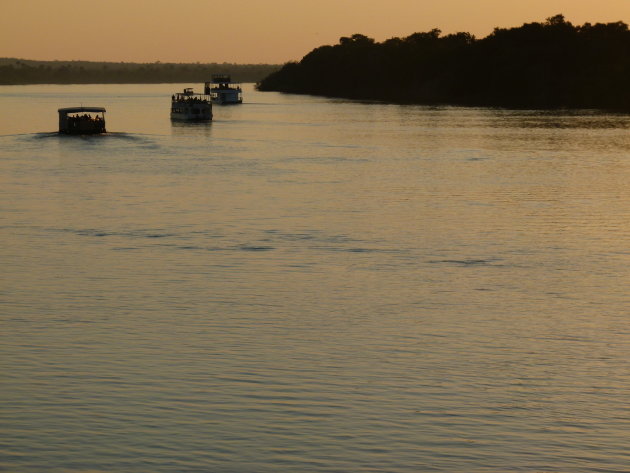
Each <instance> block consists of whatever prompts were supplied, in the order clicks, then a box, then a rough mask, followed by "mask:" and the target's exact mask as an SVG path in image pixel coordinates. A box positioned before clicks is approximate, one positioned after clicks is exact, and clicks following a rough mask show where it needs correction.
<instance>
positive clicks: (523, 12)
mask: <svg viewBox="0 0 630 473" xmlns="http://www.w3.org/2000/svg"><path fill="white" fill-rule="evenodd" d="M3 13H4V14H3V16H2V17H1V18H0V57H6V58H23V59H30V60H37V61H52V60H58V61H97V62H138V63H151V62H156V61H160V62H172V63H194V62H200V63H223V62H228V63H237V64H281V63H285V62H287V61H291V60H299V59H300V58H301V57H303V56H304V55H305V54H306V53H308V52H309V51H311V50H312V49H313V48H316V47H318V46H320V45H323V44H334V43H336V42H337V41H338V39H339V37H341V36H348V35H352V34H354V33H361V34H364V35H367V36H370V37H373V38H374V39H375V40H377V41H383V40H385V39H388V38H391V37H404V36H408V35H410V34H412V33H415V32H418V31H428V30H431V29H433V28H439V29H441V30H442V31H443V33H444V34H449V33H455V32H460V31H466V32H469V33H471V34H474V35H475V36H477V37H484V36H487V35H488V34H490V33H491V32H492V30H493V29H494V28H495V27H505V28H509V27H513V26H520V25H521V24H523V23H528V22H532V21H543V20H544V19H545V18H547V17H550V16H553V15H556V14H563V15H564V16H565V17H566V19H567V21H570V22H572V23H574V24H583V23H586V22H591V23H597V22H601V23H607V22H613V21H625V22H627V21H628V20H630V2H628V1H627V0H603V1H601V2H598V3H595V2H592V1H586V0H578V1H569V0H551V1H543V0H532V1H529V2H528V3H527V4H523V3H517V2H505V1H499V0H480V1H478V2H475V3H474V4H473V3H471V2H464V1H463V0H444V1H441V2H437V1H426V2H417V1H416V0H394V1H390V2H387V3H383V2H376V1H374V0H363V1H361V2H359V1H356V0H341V1H339V0H337V1H332V0H320V1H318V2H312V1H307V2H301V3H300V4H297V3H296V2H290V1H288V0H268V1H267V2H259V1H254V0H242V1H240V2H237V3H227V4H222V5H219V6H217V5H216V4H209V3H207V2H204V1H202V0H183V1H180V2H177V3H174V2H170V1H167V0H154V1H148V0H137V1H135V2H133V3H131V2H123V1H122V0H110V1H109V2H107V3H101V4H93V3H84V2H78V1H75V0H59V1H57V2H55V3H50V2H48V1H43V0H32V1H30V2H28V3H26V2H20V1H18V0H5V2H4V8H3Z"/></svg>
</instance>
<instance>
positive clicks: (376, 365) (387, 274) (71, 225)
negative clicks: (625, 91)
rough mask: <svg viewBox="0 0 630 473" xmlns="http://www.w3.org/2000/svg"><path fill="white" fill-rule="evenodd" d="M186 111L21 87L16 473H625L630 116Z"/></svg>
mask: <svg viewBox="0 0 630 473" xmlns="http://www.w3.org/2000/svg"><path fill="white" fill-rule="evenodd" d="M186 86H190V84H181V85H175V86H173V85H149V86H140V85H80V86H9V87H7V86H3V87H0V238H1V240H0V241H1V243H2V244H1V245H0V262H1V264H2V270H1V271H0V313H1V319H0V323H1V330H0V342H1V343H0V376H1V377H0V383H1V386H0V416H1V417H0V471H6V472H18V473H22V472H29V473H30V472H42V471H46V472H52V473H71V472H72V473H87V472H89V473H113V472H133V473H165V472H168V473H171V472H173V473H175V472H184V473H188V472H219V473H222V472H226V473H231V472H239V473H240V472H243V473H249V472H262V473H267V472H291V473H293V472H296V473H297V472H392V473H403V472H405V473H406V472H432V471H433V472H454V473H459V472H467V473H468V472H475V473H476V472H486V473H487V472H512V471H515V472H516V471H518V472H572V473H573V472H628V471H630V453H629V452H630V449H629V448H628V447H629V439H630V404H629V401H628V399H630V398H629V390H630V365H629V363H630V361H629V360H630V343H629V342H630V321H629V316H630V313H629V312H630V311H629V308H630V297H629V295H628V283H630V234H629V233H630V186H629V185H628V183H629V182H630V116H627V115H610V114H603V113H596V112H589V111H585V112H572V113H568V112H554V113H551V112H534V111H517V112H515V111H504V110H492V109H464V108H430V107H420V106H394V105H382V104H363V103H356V102H347V101H341V100H329V99H325V98H316V97H305V96H292V95H281V94H275V93H258V92H256V91H254V90H253V89H252V87H251V86H248V87H246V89H245V93H244V96H245V101H246V103H245V104H243V105H242V106H234V107H215V111H214V114H215V120H214V121H213V122H212V123H210V124H176V123H171V122H170V120H169V118H168V110H169V106H170V103H169V101H170V95H171V94H172V93H173V92H176V91H179V90H180V89H181V88H183V87H186ZM81 103H82V104H84V105H93V106H104V107H106V108H107V110H108V114H107V125H108V129H109V131H110V132H111V133H109V134H108V135H107V136H97V137H65V136H57V135H56V134H55V133H54V132H55V130H56V126H57V114H56V110H57V108H59V107H66V106H76V105H80V104H81Z"/></svg>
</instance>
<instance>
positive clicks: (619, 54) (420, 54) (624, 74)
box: [257, 15, 630, 110]
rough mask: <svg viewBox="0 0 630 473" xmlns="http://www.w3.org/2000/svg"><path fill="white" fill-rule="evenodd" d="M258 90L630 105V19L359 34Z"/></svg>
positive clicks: (462, 101)
mask: <svg viewBox="0 0 630 473" xmlns="http://www.w3.org/2000/svg"><path fill="white" fill-rule="evenodd" d="M257 87H258V88H259V90H266V91H271V90H273V91H282V92H290V93H304V94H313V95H324V96H332V97H343V98H353V99H367V100H384V101H389V102H397V103H405V102H407V103H420V104H453V105H470V106H502V107H516V108H556V107H568V108H606V109H618V110H630V31H629V30H628V25H627V24H625V23H623V22H621V21H619V22H615V23H606V24H603V23H596V24H591V23H585V24H584V25H581V26H574V25H573V24H571V23H570V22H569V21H566V20H565V18H564V16H563V15H556V16H553V17H550V18H548V19H547V20H546V21H544V22H535V23H526V24H523V25H522V26H520V27H515V28H495V29H494V31H493V32H492V33H491V34H490V35H488V36H487V37H485V38H482V39H477V38H475V37H474V36H473V35H471V34H469V33H456V34H449V35H445V36H442V35H441V31H440V30H439V29H433V30H431V31H428V32H421V33H414V34H412V35H410V36H407V37H405V38H391V39H388V40H386V41H383V42H380V43H379V42H376V41H374V39H372V38H369V37H367V36H364V35H361V34H354V35H352V36H350V37H342V38H341V39H340V40H339V43H338V44H336V45H328V46H321V47H318V48H316V49H314V50H313V51H311V52H310V53H308V54H307V55H306V56H304V58H303V59H302V60H301V61H299V62H289V63H287V64H285V65H284V66H283V67H282V68H281V69H279V70H277V71H274V72H272V73H271V74H270V75H269V76H267V77H265V78H264V79H263V80H262V81H260V83H259V84H258V85H257Z"/></svg>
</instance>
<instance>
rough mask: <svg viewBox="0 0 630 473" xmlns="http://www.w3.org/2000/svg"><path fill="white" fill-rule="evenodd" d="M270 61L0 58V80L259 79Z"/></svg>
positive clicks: (141, 81)
mask: <svg viewBox="0 0 630 473" xmlns="http://www.w3.org/2000/svg"><path fill="white" fill-rule="evenodd" d="M279 68H280V66H279V65H273V64H230V63H208V64H201V63H194V64H178V63H161V62H155V63H147V64H143V63H125V62H120V63H115V62H91V61H33V60H25V59H14V58H2V59H0V84H2V85H14V84H157V83H177V82H205V81H209V80H210V77H211V75H212V74H230V75H231V76H232V80H233V81H235V82H259V81H260V80H261V79H262V78H264V77H265V76H267V75H269V74H270V73H272V72H273V71H275V70H277V69H279Z"/></svg>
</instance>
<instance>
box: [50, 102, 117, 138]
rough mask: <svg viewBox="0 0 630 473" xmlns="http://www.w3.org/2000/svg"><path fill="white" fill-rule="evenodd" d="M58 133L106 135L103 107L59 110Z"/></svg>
mask: <svg viewBox="0 0 630 473" xmlns="http://www.w3.org/2000/svg"><path fill="white" fill-rule="evenodd" d="M57 111H58V112H59V133H66V134H68V135H94V134H99V133H106V131H107V130H105V109H104V108H103V107H70V108H60V109H59V110H57Z"/></svg>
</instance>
